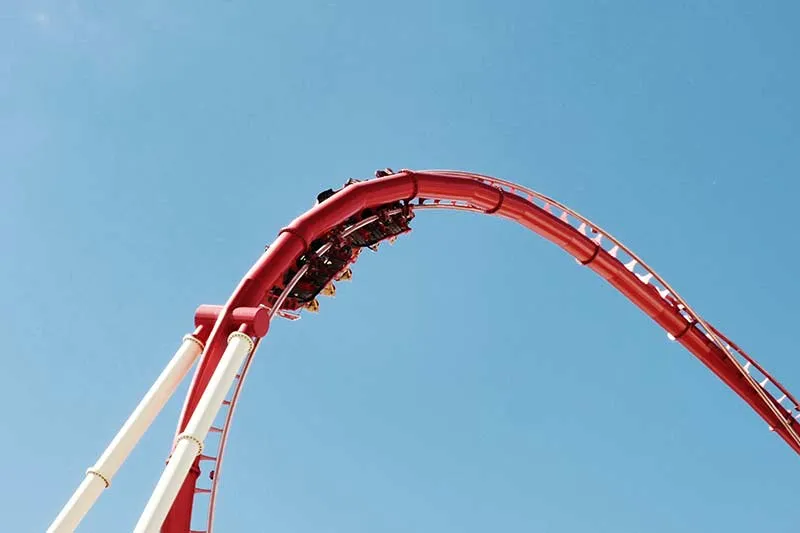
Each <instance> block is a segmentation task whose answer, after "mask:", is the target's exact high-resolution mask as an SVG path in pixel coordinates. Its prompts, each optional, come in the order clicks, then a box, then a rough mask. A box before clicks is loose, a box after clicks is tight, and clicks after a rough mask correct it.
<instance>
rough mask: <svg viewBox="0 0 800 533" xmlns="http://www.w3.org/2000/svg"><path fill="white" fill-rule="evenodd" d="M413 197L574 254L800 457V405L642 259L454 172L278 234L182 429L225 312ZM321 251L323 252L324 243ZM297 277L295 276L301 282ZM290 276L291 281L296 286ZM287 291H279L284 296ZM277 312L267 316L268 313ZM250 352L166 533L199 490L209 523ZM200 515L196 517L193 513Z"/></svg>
mask: <svg viewBox="0 0 800 533" xmlns="http://www.w3.org/2000/svg"><path fill="white" fill-rule="evenodd" d="M415 199H416V200H417V203H415V204H413V206H412V208H413V209H414V210H415V211H421V210H426V209H451V210H462V211H474V212H478V213H483V214H488V215H493V216H499V217H502V218H505V219H508V220H511V221H514V222H517V223H518V224H521V225H523V226H525V227H526V228H528V229H530V230H531V231H534V232H535V233H537V234H539V235H540V236H542V237H544V238H545V239H547V240H549V241H550V242H552V243H554V244H556V245H558V246H559V247H561V248H562V249H564V250H565V251H566V252H567V253H569V254H570V255H572V256H573V257H574V258H575V259H576V260H577V261H578V262H579V263H581V264H582V265H584V266H586V267H587V268H590V269H591V270H593V271H594V272H596V273H597V274H599V275H600V276H602V277H603V278H604V279H605V280H606V281H607V282H608V283H610V284H611V285H612V286H614V287H615V288H616V289H617V290H619V291H620V292H621V293H622V294H623V295H624V296H625V297H627V298H628V299H629V300H630V301H631V302H632V303H633V304H634V305H636V306H637V307H639V309H641V310H642V311H643V312H644V313H645V314H647V315H648V316H649V317H650V318H652V319H653V320H654V321H655V322H656V323H657V324H659V325H660V326H661V327H662V328H663V329H664V330H665V331H666V333H667V335H668V336H669V337H670V339H672V340H675V341H677V342H679V343H680V344H681V345H683V346H684V347H685V348H686V349H687V350H688V351H689V352H691V353H692V354H693V355H694V356H695V357H697V358H698V359H699V360H700V361H701V362H702V363H703V364H704V365H706V367H708V368H709V369H710V370H711V371H712V372H714V374H716V375H717V377H719V378H720V379H721V380H722V381H723V382H725V384H726V385H728V386H729V387H730V388H731V389H733V391H734V392H736V394H738V395H739V396H740V397H741V398H742V399H743V400H744V401H745V402H747V404H748V405H749V406H750V407H751V408H752V409H753V410H754V411H755V412H756V413H758V415H759V416H761V417H762V418H763V419H764V420H765V421H766V422H767V424H768V425H769V427H770V429H771V430H773V431H775V432H776V433H777V434H778V435H779V436H780V437H781V438H782V439H783V440H784V441H786V443H787V444H789V446H790V447H791V448H792V449H793V450H794V451H795V452H796V453H798V454H800V404H799V403H798V401H797V400H796V399H795V397H794V396H792V394H791V393H789V392H788V390H786V388H785V387H783V385H781V384H780V383H779V382H778V381H777V380H775V379H774V378H773V377H772V376H771V375H769V374H768V373H767V371H766V370H765V369H764V368H763V367H762V366H760V365H759V364H758V363H757V362H756V361H755V360H754V359H752V358H751V357H750V356H749V355H748V354H747V353H746V352H744V350H742V349H741V348H739V347H738V346H736V345H735V344H734V343H733V342H731V341H730V340H729V339H728V338H727V337H726V336H724V335H723V334H722V333H720V332H719V331H718V330H716V329H715V328H714V327H713V326H711V325H710V324H708V323H707V322H706V321H705V320H704V319H703V318H702V317H701V316H700V315H699V314H697V313H696V312H695V311H694V310H693V309H692V308H691V307H690V306H689V304H688V303H687V302H686V301H685V300H684V299H683V298H681V297H680V296H679V295H678V294H677V292H676V291H675V290H674V289H673V288H672V287H671V286H670V285H668V284H667V282H666V281H665V280H664V279H663V278H661V277H660V276H659V275H658V274H657V273H656V272H655V270H653V269H652V268H651V267H649V266H648V265H647V264H646V263H645V262H644V261H642V259H641V258H639V257H638V256H637V255H636V254H634V253H633V252H632V251H631V250H630V249H628V248H627V247H626V246H625V245H623V244H622V243H621V242H620V241H619V240H617V239H615V238H614V237H613V236H612V235H611V234H609V233H608V232H606V231H604V230H602V229H601V228H600V227H599V226H597V225H596V224H594V223H592V222H591V221H589V220H588V219H586V218H585V217H583V216H581V215H580V214H578V213H577V212H575V211H573V210H571V209H569V208H568V207H566V206H564V205H562V204H560V203H558V202H557V201H555V200H553V199H552V198H549V197H547V196H545V195H542V194H540V193H538V192H536V191H533V190H530V189H527V188H525V187H522V186H520V185H516V184H513V183H511V182H508V181H505V180H500V179H497V178H493V177H489V176H484V175H479V174H472V173H467V172H461V171H452V170H431V171H411V170H404V171H401V172H399V173H397V174H393V175H391V176H387V177H382V178H377V179H373V180H368V181H364V182H360V183H356V184H353V185H350V186H348V187H346V188H345V189H343V190H342V191H340V192H338V193H337V194H336V195H334V196H333V197H331V198H330V199H328V200H326V201H325V202H323V203H321V204H320V205H317V206H315V207H314V208H312V209H310V210H309V211H307V212H306V213H304V214H303V215H301V216H300V217H298V218H296V219H295V220H294V221H292V222H291V224H289V226H287V227H286V228H284V229H282V230H281V231H280V232H279V234H278V237H277V239H276V240H275V241H274V242H273V243H272V244H271V245H270V246H269V248H268V249H267V251H266V252H265V253H264V254H263V255H262V256H261V257H260V258H259V259H258V261H256V263H255V264H254V265H253V266H252V267H251V268H250V270H249V271H248V272H247V274H246V275H245V277H244V278H243V279H242V281H241V282H240V283H239V286H238V287H237V288H236V290H235V291H234V292H233V294H232V296H231V297H230V299H229V300H228V302H227V303H226V305H225V307H224V309H223V311H222V312H221V313H220V318H219V319H218V320H217V323H216V324H215V326H214V328H213V329H212V331H211V332H210V334H209V336H208V339H207V341H206V343H205V344H206V348H205V350H204V352H203V355H202V358H201V360H200V364H199V365H198V368H197V370H196V372H195V375H194V378H193V380H192V383H191V386H190V389H189V393H188V394H187V397H186V401H185V403H184V407H183V411H182V413H181V416H180V420H179V425H178V433H179V432H181V431H182V430H183V428H184V426H185V425H186V423H187V422H188V420H189V418H190V417H191V415H192V412H193V411H194V408H195V407H196V405H197V402H198V400H199V398H200V396H201V395H202V393H203V391H204V390H205V387H206V386H207V384H208V381H209V379H210V378H211V375H212V373H213V372H214V369H215V368H216V366H217V364H218V363H219V359H220V357H221V355H222V352H223V350H224V348H225V344H226V338H227V336H228V334H230V333H231V332H232V331H233V330H234V329H235V327H236V326H235V324H234V323H233V322H232V319H231V316H230V315H231V310H232V309H235V308H237V307H257V306H258V305H259V304H260V303H261V302H262V301H263V300H264V297H265V295H266V293H267V291H269V290H270V289H271V288H272V287H273V286H274V285H275V284H276V282H278V280H279V279H281V278H282V276H283V275H284V274H285V272H286V271H287V270H288V269H289V268H290V267H291V266H292V265H293V264H294V262H295V261H296V260H297V258H298V257H299V256H300V255H301V254H303V253H305V252H306V251H308V248H309V244H310V243H312V242H313V241H314V240H315V239H317V238H319V237H320V236H322V235H324V234H325V233H326V232H328V231H330V230H331V229H333V228H335V227H337V226H339V225H341V224H342V223H344V221H345V220H347V219H348V218H349V217H351V216H352V215H354V214H356V213H359V212H361V211H362V210H364V209H366V208H370V207H376V206H379V205H384V204H389V203H392V202H396V201H403V200H404V201H409V202H410V201H412V200H415ZM320 250H321V253H324V251H325V250H326V248H325V247H323V248H322V249H320ZM301 276H302V272H298V275H297V276H296V278H297V279H299V278H300V277H301ZM297 279H295V280H294V281H297ZM288 290H289V288H287V291H288ZM279 307H280V300H279V303H278V305H276V306H275V308H274V309H273V310H272V312H271V314H272V315H274V314H275V313H276V312H277V311H278V310H279ZM257 342H258V339H257ZM254 353H255V350H253V352H251V354H250V355H249V356H248V357H247V359H246V360H245V362H244V364H243V367H242V369H241V371H240V374H239V375H238V376H237V380H236V382H235V384H234V386H233V391H232V396H230V399H229V400H227V401H226V403H225V405H227V407H228V411H227V413H226V415H225V416H224V423H223V425H222V427H221V428H215V431H216V432H218V433H220V440H219V444H218V449H217V454H216V456H215V457H214V456H200V457H198V460H197V462H196V463H195V465H194V467H193V468H192V470H191V471H190V473H189V475H188V476H187V478H186V480H185V482H184V484H183V487H182V488H181V491H180V493H179V494H178V497H177V499H176V500H175V503H174V504H173V507H172V509H171V511H170V513H169V515H168V517H167V519H166V521H165V522H164V525H163V527H162V532H164V533H190V532H193V531H195V530H192V529H191V522H192V511H193V508H194V498H195V495H196V494H203V493H207V494H209V495H210V499H209V501H208V503H207V513H206V516H205V520H203V521H204V522H205V523H206V526H205V529H204V530H201V531H206V532H210V531H211V529H212V527H213V516H214V504H215V500H216V494H217V488H218V480H219V471H220V466H221V462H222V458H223V452H224V449H225V443H226V441H227V436H228V431H229V428H230V423H231V419H232V416H233V412H234V408H235V406H236V403H237V400H238V398H239V394H240V391H241V388H242V385H243V383H244V379H245V377H246V373H247V370H248V369H249V367H250V363H251V361H252V357H253V354H254ZM202 460H206V461H214V462H215V463H216V470H215V475H214V476H213V480H212V484H211V488H210V489H202V488H198V487H197V482H198V477H199V474H200V468H199V462H200V461H202ZM197 518H199V517H197Z"/></svg>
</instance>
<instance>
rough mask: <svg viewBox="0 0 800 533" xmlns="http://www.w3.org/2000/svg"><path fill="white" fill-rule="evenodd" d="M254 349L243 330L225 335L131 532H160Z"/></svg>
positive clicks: (251, 340)
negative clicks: (214, 365)
mask: <svg viewBox="0 0 800 533" xmlns="http://www.w3.org/2000/svg"><path fill="white" fill-rule="evenodd" d="M243 328H244V327H243ZM253 347H254V343H253V339H252V338H251V337H250V335H248V334H246V333H244V332H243V331H234V332H233V333H231V334H230V335H229V336H228V346H227V347H226V349H225V352H224V353H223V354H222V357H221V358H220V361H219V364H218V365H217V368H216V369H215V370H214V374H213V375H212V376H211V379H210V380H209V382H208V385H207V386H206V388H205V390H204V391H203V395H202V396H201V397H200V400H199V402H198V403H197V406H196V408H195V410H194V413H193V414H192V417H191V418H190V419H189V422H188V423H187V424H186V428H185V429H184V431H183V433H181V434H180V435H178V437H177V438H176V441H175V448H174V449H173V452H172V457H171V458H170V460H169V462H168V463H167V467H166V468H165V469H164V472H163V474H162V475H161V478H160V479H159V480H158V483H157V484H156V487H155V489H154V491H153V494H152V495H151V496H150V500H148V502H147V505H146V506H145V508H144V511H143V512H142V515H141V517H140V518H139V522H138V523H137V524H136V527H135V528H134V533H158V531H159V530H160V529H161V525H162V524H163V522H164V519H165V518H166V516H167V513H168V512H169V510H170V507H172V503H173V502H174V501H175V497H176V496H177V494H178V491H179V490H180V488H181V485H182V484H183V481H184V479H185V478H186V476H187V474H188V473H189V469H190V468H191V467H192V464H193V463H194V462H195V459H196V458H197V456H198V455H200V453H201V452H202V451H203V441H204V440H205V438H206V436H207V435H208V431H209V429H210V428H211V424H212V423H213V422H214V418H215V417H216V416H217V413H218V412H219V410H220V408H221V407H222V402H223V401H224V400H225V396H226V394H227V393H228V390H230V388H231V385H233V380H234V379H235V378H236V372H237V371H238V370H239V367H241V366H242V363H243V362H244V359H245V357H247V355H248V354H249V353H250V351H252V349H253Z"/></svg>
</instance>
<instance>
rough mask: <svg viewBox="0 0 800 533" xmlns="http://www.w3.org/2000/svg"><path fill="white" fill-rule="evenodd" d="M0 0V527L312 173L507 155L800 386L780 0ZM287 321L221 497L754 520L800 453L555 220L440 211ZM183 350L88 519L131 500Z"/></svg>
mask: <svg viewBox="0 0 800 533" xmlns="http://www.w3.org/2000/svg"><path fill="white" fill-rule="evenodd" d="M2 12H3V13H2V15H1V16H0V161H2V164H0V190H1V191H2V194H0V242H2V243H3V253H2V254H0V257H2V260H0V295H2V301H3V302H4V304H5V305H3V306H2V308H0V334H1V335H2V337H3V339H4V346H3V350H2V362H3V366H4V371H3V372H2V373H0V384H1V385H2V386H1V387H0V391H2V392H0V399H2V401H3V403H4V405H5V406H6V416H5V419H4V421H3V424H4V427H5V430H4V431H3V438H2V439H0V454H2V456H3V457H5V459H6V460H5V464H4V467H3V473H4V477H5V483H4V484H3V487H2V488H0V495H2V499H0V501H2V504H0V509H2V515H3V522H4V526H3V531H9V532H27V531H32V532H33V531H42V530H44V529H45V527H46V525H47V524H48V523H49V522H50V521H51V520H52V518H54V517H55V515H56V513H57V512H58V509H59V508H60V506H61V505H62V504H63V503H64V502H65V501H66V499H67V498H68V496H69V494H70V493H71V491H72V490H74V488H75V487H76V486H77V484H78V483H79V481H80V479H81V477H82V475H83V471H84V470H85V468H87V467H88V466H90V465H91V464H93V462H94V461H95V459H96V458H97V456H98V455H99V453H100V452H101V451H102V449H103V448H104V447H105V446H106V444H107V443H108V441H109V440H110V439H111V437H112V436H113V435H114V433H115V431H116V430H117V428H118V427H119V426H120V424H121V423H122V421H123V420H124V419H125V417H126V416H127V415H128V413H129V412H130V410H131V409H132V408H133V406H134V405H135V404H136V402H137V401H138V400H139V398H140V397H141V395H142V394H143V393H144V391H145V390H146V389H147V387H148V386H149V384H150V383H151V381H152V380H153V379H154V378H155V376H156V375H157V374H158V372H159V371H160V369H161V368H162V366H163V364H165V363H166V361H167V360H168V358H169V357H170V356H171V354H172V352H173V351H174V349H175V347H176V346H177V345H178V343H179V341H180V337H181V336H182V335H183V334H184V333H186V332H188V331H189V330H190V328H191V322H192V313H193V310H194V309H195V307H196V306H197V305H199V304H201V303H222V302H224V301H225V299H226V298H227V296H228V295H229V293H230V291H231V290H232V289H233V287H234V286H235V285H236V283H237V282H238V280H239V278H240V277H241V275H242V274H243V273H244V272H245V271H246V270H247V269H248V268H249V266H250V264H251V263H252V262H253V261H254V260H255V259H256V258H257V257H258V255H259V254H260V252H261V251H262V250H263V246H264V244H266V243H267V242H269V241H271V240H272V239H273V238H274V236H275V235H276V233H277V231H278V229H280V228H281V227H282V226H283V225H285V224H286V223H287V222H288V221H290V220H291V219H292V218H293V217H295V216H297V215H299V214H300V213H302V212H303V211H304V210H305V209H307V208H308V207H310V206H311V204H312V203H313V200H314V197H315V195H316V193H317V192H319V191H320V190H322V189H325V188H328V187H331V186H336V185H338V184H340V183H341V182H343V181H344V180H345V179H346V178H348V177H367V176H369V175H370V174H371V173H372V171H373V170H374V169H375V168H379V167H384V166H392V167H394V168H399V167H410V168H432V167H433V168H441V167H451V168H459V169H464V170H473V171H478V172H484V173H488V174H493V175H497V176H500V177H504V178H507V179H511V180H514V181H517V182H519V183H522V184H524V185H526V186H529V187H531V188H534V189H536V190H539V191H541V192H543V193H545V194H548V195H551V196H554V197H555V198H557V199H559V200H561V201H563V202H565V203H567V204H568V205H570V206H572V207H573V208H575V209H577V210H578V211H579V212H581V213H583V214H584V215H586V216H588V217H590V218H592V219H593V220H595V221H596V222H597V223H599V224H600V225H601V226H603V227H606V228H608V229H609V230H611V231H612V233H614V234H615V235H617V236H618V237H620V238H622V239H623V240H624V241H625V242H626V243H627V244H628V245H630V246H631V247H632V248H633V249H634V250H635V251H637V253H639V254H640V255H641V256H642V257H643V258H644V259H645V260H646V261H648V262H649V263H650V264H651V265H652V266H654V267H655V268H656V269H657V270H658V271H659V272H660V273H661V274H662V275H663V276H664V277H665V278H666V279H667V280H668V281H669V282H670V283H672V284H673V285H674V286H675V287H676V288H677V289H678V290H679V292H680V293H681V294H682V295H683V296H684V297H685V298H686V299H687V300H689V302H690V303H691V304H692V305H694V306H695V308H696V309H697V310H699V311H700V313H702V314H703V315H704V316H705V317H706V318H707V319H708V320H710V321H711V322H712V323H714V324H716V325H717V326H718V327H719V328H720V329H721V330H722V331H724V332H725V333H726V334H728V335H729V336H731V337H732V338H733V339H734V340H735V341H736V342H738V343H739V344H741V345H742V346H743V347H745V349H747V350H749V351H750V352H751V353H752V354H753V355H754V356H756V358H757V359H758V360H759V361H761V362H762V363H763V364H764V365H765V366H766V367H767V368H768V369H769V370H771V371H772V372H773V374H774V375H775V376H776V377H778V379H780V380H782V381H783V382H784V383H785V384H786V385H787V387H789V389H790V390H793V391H795V392H796V393H799V392H800V362H798V359H797V353H796V343H795V338H794V331H795V330H796V327H797V320H798V318H800V315H799V314H798V308H797V301H798V299H800V289H798V286H797V284H796V283H795V282H794V279H793V276H792V272H793V270H794V269H795V265H796V264H797V262H798V260H800V253H798V251H797V250H798V244H800V243H798V239H797V236H796V233H795V230H794V229H793V225H794V224H795V218H794V216H793V212H794V211H795V210H796V198H797V195H798V192H800V187H798V185H797V184H796V183H797V180H796V177H797V175H798V171H800V155H799V154H800V129H798V123H800V104H798V99H797V95H798V94H800V76H798V71H797V64H796V61H797V57H796V56H797V51H798V49H800V37H798V33H797V31H796V20H797V18H798V16H800V9H798V7H797V4H796V3H795V2H788V1H785V2H777V1H775V2H772V1H768V2H761V3H759V4H758V5H755V4H754V3H752V2H735V1H732V0H726V1H698V2H651V1H636V2H634V1H617V2H611V1H595V2H575V1H558V2H557V1H530V2H506V1H502V2H500V1H498V2H491V3H490V2H467V1H465V2H422V1H409V2H401V3H398V2H395V3H392V4H388V3H386V4H382V5H377V3H374V2H366V1H362V2H335V1H330V2H303V1H298V2H284V3H282V4H280V5H276V4H274V3H268V2H262V3H258V2H244V1H237V0H231V1H218V2H211V3H196V2H186V1H182V2H172V3H170V4H169V5H164V4H163V3H160V2H155V1H152V0H144V1H142V2H137V3H136V4H135V5H131V4H125V5H122V4H121V3H120V4H119V5H117V4H116V3H108V2H86V1H78V0H73V1H69V2H56V1H42V2H35V1H21V0H11V1H10V2H6V3H5V4H4V8H3V9H2ZM414 227H415V231H414V232H413V233H412V234H411V235H410V236H408V237H406V238H403V239H401V240H400V241H398V243H397V245H395V246H394V247H391V248H390V247H385V248H384V249H382V250H381V252H380V253H379V254H376V255H372V254H365V256H364V257H363V259H362V260H361V261H360V262H359V264H357V265H356V267H355V268H354V272H355V275H354V280H353V283H350V284H343V285H341V286H340V287H339V293H338V295H337V297H336V299H334V300H324V301H323V302H322V312H321V313H320V314H319V315H311V316H304V318H303V319H302V320H301V321H300V322H297V323H291V324H290V323H276V324H274V326H273V329H272V331H271V333H270V335H269V336H268V337H267V339H266V340H265V342H264V343H262V348H261V349H260V351H259V353H258V356H257V359H256V361H255V363H254V366H253V369H252V372H251V374H250V377H249V379H248V382H247V385H246V387H245V391H244V393H243V402H242V404H241V405H240V407H239V409H238V411H237V416H236V419H235V422H234V427H233V430H232V435H231V441H230V443H229V448H228V452H229V453H228V455H227V457H226V462H225V467H224V474H223V477H222V482H221V489H222V490H221V493H220V497H219V505H218V514H217V523H216V526H217V527H216V529H217V531H245V530H247V531H286V532H297V533H305V532H309V533H310V532H314V533H318V532H340V531H341V532H345V531H346V532H349V533H361V532H370V533H376V532H387V533H390V532H391V533H393V532H406V531H415V532H424V531H430V532H437V533H440V532H459V533H461V532H485V531H541V532H548V533H578V532H581V533H583V532H586V531H592V532H598V533H601V532H614V533H640V532H648V533H673V532H674V533H684V532H687V531H692V532H702V533H711V532H717V531H719V532H722V531H724V532H727V533H737V532H751V531H771V532H773V533H780V532H789V531H795V530H796V512H795V511H796V493H797V491H796V483H797V479H798V476H799V475H800V461H798V458H797V457H796V456H795V454H794V453H793V452H792V451H791V450H790V449H789V448H788V447H787V446H786V445H785V444H784V443H783V442H782V441H781V440H780V439H778V438H777V437H776V436H774V435H773V434H770V433H769V432H768V431H767V428H766V425H765V424H764V423H763V422H762V421H761V420H760V419H759V418H758V417H757V416H756V415H755V414H753V413H751V412H750V411H749V410H748V408H747V407H746V406H745V405H744V403H743V402H741V401H740V400H739V399H738V398H737V397H735V395H734V394H733V393H732V392H729V391H728V390H727V389H726V388H725V387H724V386H723V385H722V384H721V383H720V382H718V381H717V380H716V379H715V378H714V377H713V376H712V375H711V374H710V373H709V372H708V371H707V370H705V368H704V367H702V365H700V364H699V363H698V362H697V361H695V360H694V359H693V358H692V357H691V356H690V355H689V354H688V353H687V352H685V351H683V350H682V349H681V348H680V347H679V346H677V345H675V344H672V343H669V342H668V341H667V339H666V336H665V334H664V333H663V332H662V331H660V330H659V329H658V328H657V327H656V326H655V325H654V324H653V323H651V322H650V321H649V319H647V318H646V317H644V316H643V315H642V314H640V313H639V312H638V311H637V310H636V309H635V308H634V307H633V306H632V305H630V304H629V303H628V302H627V301H626V300H625V299H624V298H623V297H622V296H621V295H620V294H618V293H616V292H615V291H614V290H613V289H611V288H610V287H609V286H607V285H606V284H605V283H604V282H603V281H602V280H601V279H599V278H598V277H596V276H594V275H593V274H592V273H591V272H589V271H588V270H585V269H581V268H580V267H579V266H577V265H576V264H575V262H574V261H573V260H572V259H571V258H570V257H568V256H566V255H565V254H564V253H562V252H561V251H560V250H558V249H557V248H555V247H554V246H552V245H550V244H549V243H546V242H544V241H542V240H541V239H539V238H537V237H536V236H534V235H533V234H530V233H527V232H525V231H524V230H522V229H521V228H518V227H514V226H511V225H509V224H508V223H505V222H503V221H500V220H495V219H490V218H485V217H484V218H481V217H477V216H473V215H468V214H461V213H426V214H421V215H420V216H418V218H417V219H416V220H415V222H414ZM184 392H185V386H184V387H182V388H181V390H180V393H179V395H178V397H176V399H175V400H174V401H172V402H171V403H170V404H169V405H168V407H167V408H166V409H165V412H164V413H163V415H162V416H161V417H160V418H159V419H158V420H157V422H156V423H155V424H154V425H153V427H152V430H151V432H150V433H149V434H148V435H147V436H146V437H145V438H144V439H143V440H142V443H141V445H140V447H139V448H137V450H136V451H135V453H134V454H133V455H132V456H131V458H130V459H129V461H128V463H126V465H125V466H124V467H123V469H122V470H121V472H120V473H119V474H118V476H117V477H116V478H115V480H114V484H113V486H112V488H111V490H109V491H107V492H106V494H104V495H103V497H102V498H101V500H100V502H99V504H98V505H97V506H96V507H95V509H94V510H93V511H92V513H91V514H90V515H89V517H88V518H87V519H86V520H85V522H84V524H83V526H82V528H81V529H80V531H85V532H89V533H91V532H106V531H125V530H130V529H131V528H132V527H133V525H134V524H135V522H136V520H137V518H138V516H139V513H140V512H141V510H142V508H143V506H144V504H145V502H146V500H147V497H148V495H149V491H150V489H151V488H152V486H153V485H154V484H155V482H156V480H157V479H158V476H159V474H160V472H161V469H162V467H163V461H164V459H165V457H166V454H167V453H168V451H169V446H170V439H171V438H172V434H173V430H174V425H175V420H176V417H177V414H178V410H179V408H180V403H181V402H182V396H183V394H184Z"/></svg>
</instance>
